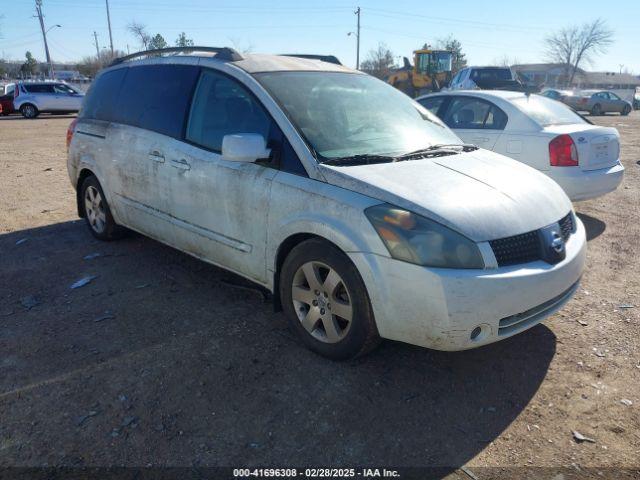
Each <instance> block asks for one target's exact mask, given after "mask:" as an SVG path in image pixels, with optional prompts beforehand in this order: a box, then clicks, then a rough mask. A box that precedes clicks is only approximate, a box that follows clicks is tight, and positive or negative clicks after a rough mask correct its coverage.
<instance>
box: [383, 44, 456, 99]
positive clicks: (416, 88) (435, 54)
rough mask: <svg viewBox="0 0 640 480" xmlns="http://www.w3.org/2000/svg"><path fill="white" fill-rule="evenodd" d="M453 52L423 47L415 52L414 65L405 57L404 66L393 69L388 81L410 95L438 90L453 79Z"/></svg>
mask: <svg viewBox="0 0 640 480" xmlns="http://www.w3.org/2000/svg"><path fill="white" fill-rule="evenodd" d="M452 67H453V52H450V51H447V50H431V49H421V50H416V51H414V52H413V66H412V65H411V63H410V62H409V59H408V58H407V57H404V66H403V67H402V68H398V69H396V70H394V71H392V72H391V73H390V74H389V76H388V77H387V78H386V81H387V83H389V84H391V85H393V86H394V87H396V88H397V89H398V90H401V91H403V92H404V93H406V94H407V95H409V96H410V97H412V98H413V97H417V96H420V95H424V94H426V93H431V92H437V91H439V90H440V89H441V88H442V87H445V86H447V85H448V84H449V82H450V81H451V70H452Z"/></svg>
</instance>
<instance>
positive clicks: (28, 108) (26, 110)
mask: <svg viewBox="0 0 640 480" xmlns="http://www.w3.org/2000/svg"><path fill="white" fill-rule="evenodd" d="M20 113H21V114H22V116H23V117H24V118H28V119H33V118H36V117H37V116H38V115H40V112H39V111H38V109H37V107H36V106H35V105H32V104H30V103H26V104H24V105H22V106H21V107H20Z"/></svg>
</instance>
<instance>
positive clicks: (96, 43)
mask: <svg viewBox="0 0 640 480" xmlns="http://www.w3.org/2000/svg"><path fill="white" fill-rule="evenodd" d="M93 39H94V40H95V43H94V44H95V46H96V57H98V61H100V47H99V46H98V34H97V33H96V31H95V30H94V31H93Z"/></svg>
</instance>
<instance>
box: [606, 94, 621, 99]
mask: <svg viewBox="0 0 640 480" xmlns="http://www.w3.org/2000/svg"><path fill="white" fill-rule="evenodd" d="M609 98H610V99H611V100H620V97H619V96H618V95H616V94H615V93H613V92H609Z"/></svg>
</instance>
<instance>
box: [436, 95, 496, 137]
mask: <svg viewBox="0 0 640 480" xmlns="http://www.w3.org/2000/svg"><path fill="white" fill-rule="evenodd" d="M444 123H446V124H447V126H448V127H450V128H454V129H455V128H458V129H467V130H473V129H490V130H502V129H504V127H505V126H506V124H507V115H506V114H505V113H504V112H503V111H502V110H501V109H499V108H498V107H496V106H495V105H494V104H492V103H490V102H487V101H485V100H480V99H479V98H471V97H456V98H454V99H453V100H452V101H451V104H450V105H449V109H448V110H447V113H446V115H445V116H444Z"/></svg>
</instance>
